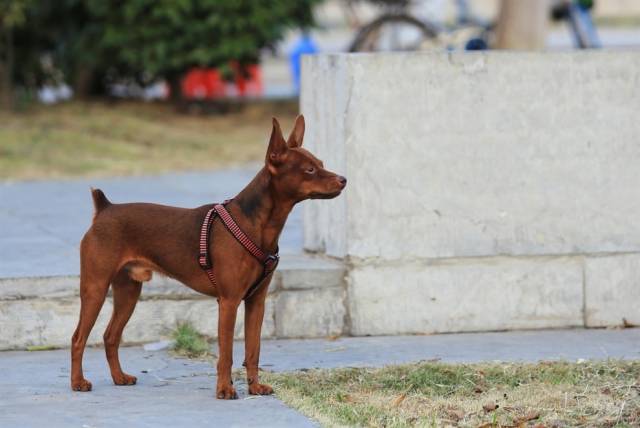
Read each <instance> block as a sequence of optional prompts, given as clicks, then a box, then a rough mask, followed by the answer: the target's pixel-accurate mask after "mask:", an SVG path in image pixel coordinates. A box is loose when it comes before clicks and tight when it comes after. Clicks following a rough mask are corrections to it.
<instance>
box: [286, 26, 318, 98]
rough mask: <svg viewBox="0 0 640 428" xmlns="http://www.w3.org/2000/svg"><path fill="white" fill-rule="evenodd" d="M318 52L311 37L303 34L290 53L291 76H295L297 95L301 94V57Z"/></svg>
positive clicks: (294, 83)
mask: <svg viewBox="0 0 640 428" xmlns="http://www.w3.org/2000/svg"><path fill="white" fill-rule="evenodd" d="M316 52H318V47H317V46H316V44H315V42H314V41H313V39H312V38H311V36H310V35H309V33H303V34H302V36H301V37H300V38H299V39H298V41H297V42H296V43H295V44H294V45H293V48H292V49H291V52H289V66H290V67H291V75H292V76H293V86H294V88H295V91H296V94H299V93H300V57H301V56H302V55H306V54H313V53H316Z"/></svg>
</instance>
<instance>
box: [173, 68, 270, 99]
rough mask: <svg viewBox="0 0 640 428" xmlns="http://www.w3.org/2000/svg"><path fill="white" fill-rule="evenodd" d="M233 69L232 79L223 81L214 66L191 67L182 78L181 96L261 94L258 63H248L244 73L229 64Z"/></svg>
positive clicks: (210, 96)
mask: <svg viewBox="0 0 640 428" xmlns="http://www.w3.org/2000/svg"><path fill="white" fill-rule="evenodd" d="M231 67H232V69H233V70H234V79H233V81H230V82H229V81H225V80H223V79H222V75H221V74H220V72H219V71H218V70H217V69H215V68H193V69H191V70H190V71H189V72H187V74H186V75H185V77H184V79H183V80H182V96H183V97H184V98H187V99H197V100H210V99H218V98H227V97H245V96H251V97H255V96H259V95H262V72H261V70H260V66H259V65H250V66H248V67H247V68H246V70H245V73H244V74H245V75H246V76H245V75H243V73H241V72H240V68H239V66H238V65H237V64H236V63H234V64H232V65H231Z"/></svg>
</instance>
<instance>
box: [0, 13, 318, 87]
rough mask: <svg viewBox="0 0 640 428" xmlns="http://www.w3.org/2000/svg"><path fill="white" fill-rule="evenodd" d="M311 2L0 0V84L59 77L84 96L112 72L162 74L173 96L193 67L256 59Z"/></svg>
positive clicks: (303, 19) (308, 19)
mask: <svg viewBox="0 0 640 428" xmlns="http://www.w3.org/2000/svg"><path fill="white" fill-rule="evenodd" d="M317 2H318V0H296V1H287V0H235V1H229V0H179V1H177V0H176V1H163V2H157V1H155V0H122V1H119V2H117V3H116V4H114V3H113V2H105V1H102V0H64V1H35V0H0V83H2V82H3V81H5V80H3V78H2V76H6V78H7V79H8V81H9V82H12V83H13V85H14V86H15V87H17V88H29V89H33V88H35V87H37V86H39V85H40V84H42V83H59V82H61V81H66V82H67V83H70V84H71V85H72V86H73V87H74V89H75V90H76V94H79V95H81V96H83V95H87V94H91V93H93V94H96V93H104V91H105V85H106V84H107V83H109V82H112V81H114V80H118V79H126V80H128V81H138V82H141V83H147V82H150V81H153V80H155V79H167V80H168V81H169V82H170V83H171V85H172V88H173V89H174V91H173V95H176V94H178V93H179V91H178V90H177V89H178V88H179V81H180V78H181V76H182V74H183V73H184V72H185V71H186V70H188V69H190V68H192V67H220V68H222V69H223V71H224V69H225V68H226V69H227V71H229V70H230V66H231V62H234V63H236V64H238V65H239V66H240V67H241V68H242V66H245V65H248V64H255V63H257V62H258V59H259V54H260V51H261V50H262V49H264V48H269V47H272V46H273V45H274V44H275V43H276V42H277V41H278V40H280V39H281V38H282V37H283V36H284V34H285V32H286V31H287V30H289V29H291V28H298V27H308V26H310V25H312V20H313V18H312V12H311V11H312V6H313V4H315V3H317ZM3 47H4V48H3ZM3 52H7V54H6V55H2V53H3ZM7 89H8V88H6V87H5V85H2V86H0V92H2V91H5V95H4V96H3V98H6V97H7V94H6V90H7Z"/></svg>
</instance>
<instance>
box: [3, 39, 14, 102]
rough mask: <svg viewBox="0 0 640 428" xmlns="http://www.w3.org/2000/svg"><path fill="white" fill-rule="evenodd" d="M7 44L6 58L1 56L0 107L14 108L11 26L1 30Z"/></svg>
mask: <svg viewBox="0 0 640 428" xmlns="http://www.w3.org/2000/svg"><path fill="white" fill-rule="evenodd" d="M0 32H1V33H2V38H3V39H4V41H3V42H4V43H3V42H0V46H2V45H3V44H4V45H5V46H6V50H5V58H4V59H3V58H2V57H0V107H2V108H5V109H12V108H13V34H12V32H11V28H9V27H6V28H3V29H1V30H0Z"/></svg>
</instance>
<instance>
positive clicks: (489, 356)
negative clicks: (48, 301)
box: [0, 329, 640, 428]
mask: <svg viewBox="0 0 640 428" xmlns="http://www.w3.org/2000/svg"><path fill="white" fill-rule="evenodd" d="M121 355H122V357H121V359H122V363H123V366H124V367H125V370H127V371H128V372H129V373H131V374H134V375H136V376H138V385H136V386H133V387H116V386H114V385H113V384H112V383H111V378H110V377H109V372H108V369H107V364H106V360H105V357H104V351H103V350H102V349H95V348H93V349H87V351H86V353H85V374H86V376H87V378H88V379H89V380H91V381H92V382H93V386H94V391H92V392H91V393H79V392H72V391H71V390H70V389H69V353H68V350H59V351H46V352H0V373H2V376H0V426H2V427H7V428H10V427H25V428H28V427H41V426H47V427H48V428H55V427H118V428H121V427H128V426H136V427H181V426H188V427H200V426H274V427H276V426H277V427H288V426H291V427H306V426H314V423H313V422H312V421H310V420H308V419H307V418H305V417H304V416H303V415H301V414H299V413H298V412H296V411H294V410H292V409H289V408H288V407H286V406H284V405H283V404H282V403H281V402H280V401H278V400H277V399H276V398H274V397H250V396H247V394H246V384H245V383H244V382H243V381H239V382H236V386H237V387H238V390H239V394H240V399H239V400H237V401H220V400H216V399H214V393H215V381H216V380H215V370H214V369H213V367H212V365H211V364H209V363H205V362H198V361H191V360H186V359H176V358H172V357H170V356H169V355H168V354H167V353H166V352H165V351H157V352H146V351H144V350H143V349H142V348H140V347H131V348H123V349H122V352H121ZM581 358H584V359H606V358H624V359H640V329H627V330H555V331H537V332H533V331H531V332H509V333H477V334H451V335H436V336H395V337H363V338H341V339H338V340H334V341H329V340H272V341H264V342H263V346H262V367H263V368H264V369H265V370H273V371H288V370H298V369H304V368H314V367H323V368H330V367H363V366H372V367H375V366H383V365H386V364H392V363H407V362H414V361H420V360H431V359H439V360H441V361H444V362H455V363H458V362H478V361H494V360H501V361H538V360H551V359H564V360H570V361H575V360H577V359H581ZM234 360H235V361H236V362H238V361H240V362H241V361H242V360H243V350H242V343H241V342H238V343H236V350H235V358H234ZM236 366H237V364H236Z"/></svg>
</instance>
